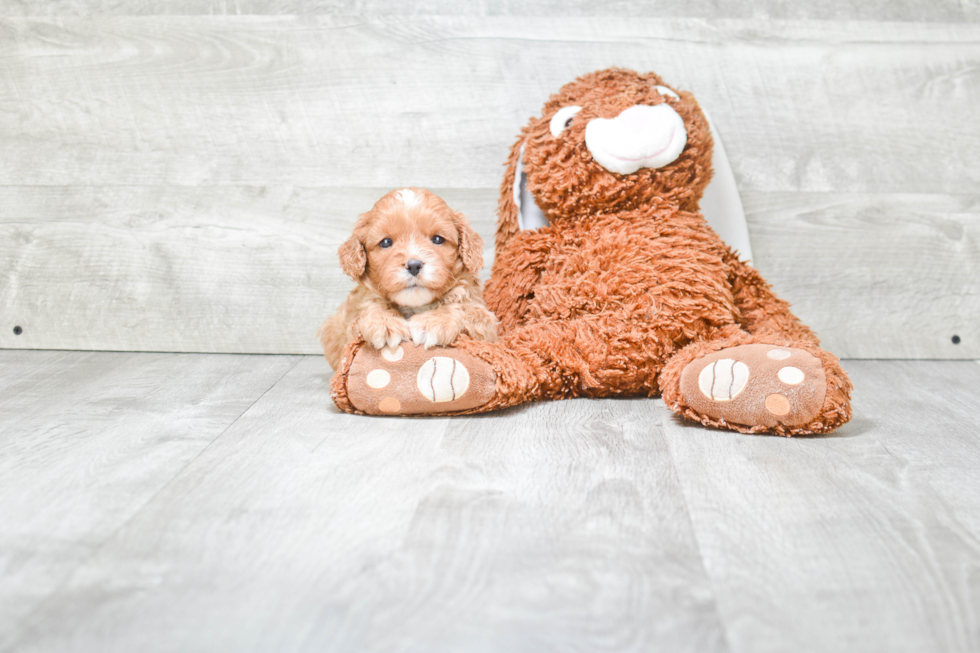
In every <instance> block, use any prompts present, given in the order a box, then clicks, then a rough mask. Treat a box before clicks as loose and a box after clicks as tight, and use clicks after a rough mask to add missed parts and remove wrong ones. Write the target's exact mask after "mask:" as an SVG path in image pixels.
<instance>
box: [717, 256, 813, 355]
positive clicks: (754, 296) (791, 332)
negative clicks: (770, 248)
mask: <svg viewBox="0 0 980 653" xmlns="http://www.w3.org/2000/svg"><path fill="white" fill-rule="evenodd" d="M726 262H727V263H728V264H729V267H730V269H731V271H732V272H731V276H730V278H729V282H730V283H731V286H732V296H733V297H734V299H735V306H737V307H738V310H739V324H740V325H741V327H742V329H743V330H745V331H747V332H748V333H751V334H761V333H763V332H770V333H775V334H779V335H782V336H783V337H785V338H789V339H791V340H802V341H806V342H809V343H810V344H813V345H819V344H820V340H819V339H818V338H817V336H816V335H815V334H814V333H813V332H812V331H811V330H810V329H809V327H807V326H806V325H805V324H803V323H801V322H800V321H799V319H798V318H797V317H796V316H795V315H793V313H792V311H790V307H789V303H787V302H786V301H784V300H782V299H780V298H779V297H777V296H776V294H775V293H774V292H773V291H772V287H771V286H770V285H769V284H768V283H766V280H765V279H763V278H762V275H760V274H759V272H758V271H757V270H756V269H755V268H753V267H750V266H748V265H746V264H745V263H743V262H742V261H740V260H738V258H737V257H736V256H735V255H734V254H731V255H730V256H729V257H728V260H727V261H726Z"/></svg>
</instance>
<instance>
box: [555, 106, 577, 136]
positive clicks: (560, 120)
mask: <svg viewBox="0 0 980 653" xmlns="http://www.w3.org/2000/svg"><path fill="white" fill-rule="evenodd" d="M581 110H582V107H578V106H570V107H562V108H561V109H558V112H557V113H556V114H555V115H554V116H552V117H551V124H549V125H548V126H549V127H550V128H551V135H552V136H554V137H555V138H558V136H559V135H561V133H562V132H563V131H565V130H566V129H567V128H568V127H570V126H571V124H572V121H574V120H575V114H576V113H578V112H579V111H581Z"/></svg>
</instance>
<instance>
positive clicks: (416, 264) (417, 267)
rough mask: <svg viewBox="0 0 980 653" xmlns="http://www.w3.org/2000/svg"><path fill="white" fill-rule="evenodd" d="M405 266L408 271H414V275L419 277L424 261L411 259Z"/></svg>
mask: <svg viewBox="0 0 980 653" xmlns="http://www.w3.org/2000/svg"><path fill="white" fill-rule="evenodd" d="M405 267H406V268H408V271H409V272H411V273H412V276H413V277H417V276H419V272H420V271H421V270H422V261H420V260H418V259H414V258H413V259H412V260H411V261H409V262H408V263H406V264H405Z"/></svg>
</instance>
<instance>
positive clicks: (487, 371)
mask: <svg viewBox="0 0 980 653" xmlns="http://www.w3.org/2000/svg"><path fill="white" fill-rule="evenodd" d="M496 379H497V375H496V373H495V372H494V371H493V369H492V368H491V367H490V366H489V365H488V364H487V363H486V362H484V361H482V360H480V359H479V358H476V357H475V356H473V355H471V354H468V353H467V352H465V351H463V350H459V349H454V348H452V347H436V348H433V349H429V350H427V349H425V348H424V347H418V346H415V345H413V344H412V343H409V342H405V343H402V344H401V345H399V346H397V347H394V348H384V349H381V350H378V349H375V348H374V347H372V346H370V345H365V346H363V347H361V348H360V349H359V350H358V351H357V354H355V356H354V360H353V361H352V362H351V365H350V368H349V370H348V374H347V396H348V399H349V400H350V402H351V404H353V406H354V407H355V408H356V409H357V410H359V411H361V412H364V413H368V414H369V415H423V414H438V413H448V412H455V411H462V410H469V409H472V408H476V407H478V406H482V405H483V404H485V403H487V402H488V401H489V400H490V399H491V398H492V397H493V396H494V394H495V392H496Z"/></svg>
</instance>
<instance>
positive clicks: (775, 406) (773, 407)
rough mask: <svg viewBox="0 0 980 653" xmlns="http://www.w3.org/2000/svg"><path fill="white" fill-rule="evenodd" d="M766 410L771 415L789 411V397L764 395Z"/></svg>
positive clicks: (783, 413)
mask: <svg viewBox="0 0 980 653" xmlns="http://www.w3.org/2000/svg"><path fill="white" fill-rule="evenodd" d="M766 410H768V411H769V412H770V413H772V414H773V415H780V416H782V415H785V414H787V413H788V412H789V399H787V398H786V397H784V396H783V395H769V396H768V397H766Z"/></svg>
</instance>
